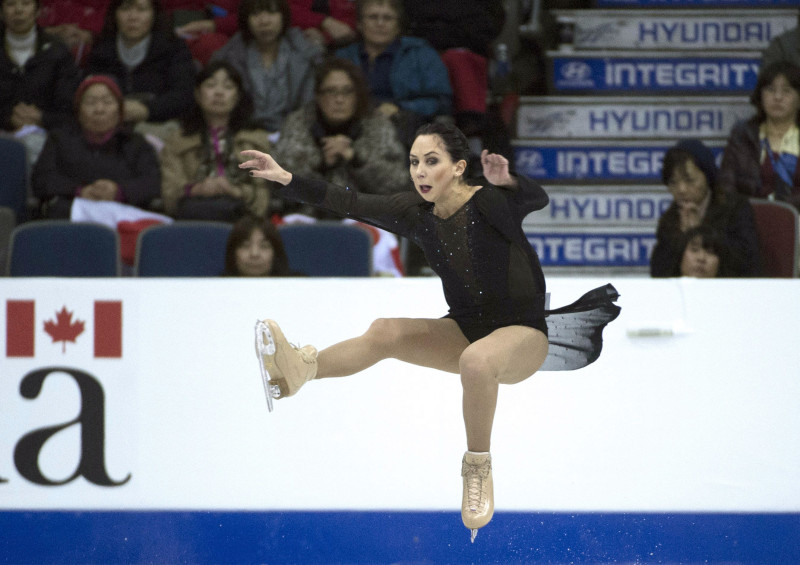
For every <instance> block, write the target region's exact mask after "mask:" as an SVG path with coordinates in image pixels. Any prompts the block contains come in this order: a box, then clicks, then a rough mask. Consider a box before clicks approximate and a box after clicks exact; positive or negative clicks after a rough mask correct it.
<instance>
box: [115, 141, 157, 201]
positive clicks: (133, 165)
mask: <svg viewBox="0 0 800 565" xmlns="http://www.w3.org/2000/svg"><path fill="white" fill-rule="evenodd" d="M123 151H124V152H125V153H126V160H127V162H128V166H129V172H128V173H127V174H123V175H121V176H120V177H119V179H118V180H117V184H119V186H120V188H121V189H122V194H123V195H124V198H125V202H127V203H128V204H132V205H133V206H138V207H139V208H147V207H148V206H149V205H150V202H152V201H153V200H154V199H155V198H158V195H159V194H160V193H161V171H160V169H159V163H158V156H157V155H156V152H155V150H154V149H153V146H152V145H150V144H149V143H148V142H147V141H146V140H145V139H144V138H143V137H141V136H140V135H138V134H133V136H132V137H131V138H129V139H128V140H127V143H126V145H125V146H124V149H123Z"/></svg>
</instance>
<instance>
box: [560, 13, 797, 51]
mask: <svg viewBox="0 0 800 565" xmlns="http://www.w3.org/2000/svg"><path fill="white" fill-rule="evenodd" d="M797 13H798V10H796V9H772V10H752V9H731V10H725V11H720V10H671V11H664V10H635V11H628V12H620V11H619V10H554V11H553V14H554V16H555V18H556V22H557V23H558V25H559V29H560V31H559V37H560V38H561V41H562V43H561V47H562V48H563V47H565V46H571V47H573V48H575V49H619V50H630V49H635V50H639V49H658V50H688V51H691V50H708V49H713V50H726V49H727V50H734V49H735V50H763V49H765V48H766V47H767V45H769V42H770V41H771V40H772V39H774V38H775V37H777V36H778V35H780V34H781V33H783V32H785V31H788V30H789V29H791V28H793V27H794V26H795V25H797Z"/></svg>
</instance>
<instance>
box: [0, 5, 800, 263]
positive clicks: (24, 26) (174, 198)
mask: <svg viewBox="0 0 800 565" xmlns="http://www.w3.org/2000/svg"><path fill="white" fill-rule="evenodd" d="M1 3H2V22H1V23H0V26H1V27H0V36H1V37H2V41H3V46H4V49H3V51H2V53H0V130H1V131H0V135H3V136H5V137H13V138H15V139H17V140H18V141H20V142H21V143H23V144H24V145H25V147H26V151H27V159H28V166H29V168H30V191H31V194H30V196H31V198H30V203H31V204H30V214H29V215H30V219H31V220H36V219H40V218H70V213H71V205H72V202H73V200H74V199H76V198H82V199H86V200H91V201H113V202H117V203H120V204H124V205H127V206H132V207H135V208H138V209H141V210H143V211H148V212H157V213H160V214H164V215H166V216H168V217H170V218H172V219H176V220H190V219H202V220H218V221H225V222H230V223H235V222H237V221H239V220H241V219H245V220H246V221H247V222H250V223H247V224H246V225H245V227H242V228H241V230H234V235H235V238H236V242H235V243H232V244H231V245H232V246H233V247H232V248H231V249H229V257H228V259H227V261H226V266H225V272H226V274H228V275H236V274H252V269H251V270H249V271H248V270H247V269H246V268H245V267H243V266H241V265H239V263H240V262H241V264H242V265H244V264H245V263H246V261H245V260H244V259H241V261H240V257H239V256H240V255H241V256H242V257H243V256H244V255H245V250H247V249H249V250H250V251H249V252H250V253H251V254H252V256H254V257H255V256H256V255H258V250H259V249H261V250H262V251H263V249H264V248H267V247H268V248H269V250H270V254H271V255H270V257H271V259H270V261H271V262H272V263H273V268H271V269H265V270H264V271H263V272H264V273H266V274H279V275H285V274H287V273H290V271H288V265H284V259H285V253H283V251H282V248H281V245H280V242H279V236H278V235H277V231H272V230H271V228H270V227H269V225H273V224H276V223H281V222H285V221H292V219H293V218H298V217H302V218H304V220H303V221H306V220H308V219H330V218H328V217H325V216H321V215H320V214H321V212H320V211H319V210H313V211H312V210H310V209H307V208H306V207H304V206H302V205H298V204H296V203H292V202H283V201H282V200H281V199H280V198H279V196H278V191H277V190H276V188H275V187H273V186H270V185H269V184H268V183H266V182H265V181H261V180H259V179H254V178H252V177H250V176H249V175H247V173H246V172H244V171H242V170H241V169H239V168H238V163H239V161H240V157H239V152H240V151H241V150H242V149H245V148H248V149H256V150H259V151H264V152H271V153H274V155H275V156H276V159H278V160H279V161H280V162H281V163H282V164H283V166H285V167H286V168H287V169H289V170H292V171H294V172H296V173H298V174H300V175H305V176H309V177H315V178H320V179H325V180H327V181H330V182H334V183H337V184H343V185H347V186H350V187H351V188H352V189H354V190H359V191H363V192H371V193H378V194H390V193H394V192H401V191H407V190H413V187H412V184H411V182H410V179H409V176H408V148H409V144H410V141H411V140H412V139H413V136H414V132H415V131H416V129H417V128H418V127H419V126H420V125H422V124H425V123H428V122H431V121H436V120H444V121H450V122H454V123H455V124H456V125H458V126H459V127H460V128H461V129H462V131H464V132H465V134H466V135H467V136H468V138H469V139H470V143H471V149H472V151H473V154H474V155H475V156H477V155H478V154H479V153H480V151H481V150H482V149H483V148H484V147H485V146H486V145H487V144H490V145H491V144H495V145H494V146H492V147H490V149H492V150H493V151H497V152H501V153H503V152H507V151H508V150H509V149H510V143H508V142H509V140H508V139H507V138H506V139H504V140H501V142H500V145H499V146H497V145H496V143H497V141H496V139H495V138H494V137H493V133H491V132H490V131H489V130H491V129H492V128H493V127H494V122H495V121H496V120H492V119H489V117H488V110H487V100H491V89H490V85H491V81H490V78H489V74H488V73H489V62H490V60H491V57H492V55H491V53H492V45H493V42H494V41H495V40H496V39H497V37H498V35H499V34H500V32H501V29H502V28H503V24H504V20H505V13H504V9H503V7H502V2H497V1H495V0H480V1H477V0H476V1H472V2H455V1H451V0H437V1H436V2H430V1H429V0H328V1H326V2H319V1H316V0H315V1H312V0H241V1H238V0H216V1H215V2H214V3H213V4H209V3H207V2H201V1H193V0H2V2H1ZM751 102H752V104H753V106H754V108H755V115H754V116H753V117H752V118H751V119H749V120H746V121H743V122H742V123H740V124H737V125H736V126H735V127H734V128H733V129H732V131H731V132H730V138H729V140H728V143H727V145H726V147H725V150H724V156H723V159H722V164H721V167H720V168H719V169H718V168H717V166H716V164H715V162H714V158H713V156H712V155H711V151H710V150H709V149H708V148H707V147H706V146H705V145H704V144H703V143H702V142H700V141H699V140H685V141H681V142H679V143H677V144H676V145H675V147H673V148H672V149H671V150H670V151H669V152H668V153H667V155H666V156H665V159H664V166H663V170H662V178H663V181H664V184H665V185H666V187H667V189H668V190H669V192H670V193H671V194H672V196H673V199H674V201H673V204H672V206H671V207H670V208H669V209H668V210H667V211H666V212H665V214H664V215H663V216H662V218H661V220H660V221H659V225H658V230H657V244H656V247H655V249H654V252H653V256H652V262H651V274H652V275H653V276H660V277H663V276H681V275H683V274H684V272H687V273H688V272H694V273H699V272H701V271H702V269H699V268H697V267H696V265H695V267H693V268H689V267H688V266H687V267H686V268H685V269H684V263H687V265H688V264H690V263H692V264H696V263H697V262H698V261H694V263H693V262H692V261H690V260H689V259H687V256H689V255H692V256H693V257H695V258H696V257H697V256H700V255H702V254H703V253H707V254H709V255H714V256H715V257H716V267H715V268H713V269H707V270H706V271H702V272H708V273H712V272H713V276H758V275H760V274H761V270H760V269H761V265H760V258H759V256H758V245H757V236H756V233H755V228H754V220H753V213H752V210H751V209H750V206H749V204H748V198H750V197H757V198H769V199H777V200H782V201H786V202H789V203H791V204H793V205H794V206H796V207H798V206H800V167H799V166H798V164H797V159H798V155H800V139H798V125H799V124H800V42H798V28H794V29H793V30H791V31H789V32H787V33H785V34H783V35H782V36H780V37H778V38H776V39H775V40H774V41H773V42H772V43H771V44H770V46H769V48H768V49H767V50H766V51H765V52H764V59H763V62H762V70H761V73H760V76H759V79H758V84H757V86H756V87H755V89H754V91H753V93H752V96H751ZM503 143H505V144H506V145H503ZM509 156H510V155H509ZM245 220H243V221H245ZM273 227H274V226H273ZM256 239H257V240H258V241H255V240H256ZM240 252H241V253H240ZM237 265H238V266H237ZM690 276H701V275H699V274H695V275H690Z"/></svg>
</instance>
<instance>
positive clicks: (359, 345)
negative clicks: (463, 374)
mask: <svg viewBox="0 0 800 565" xmlns="http://www.w3.org/2000/svg"><path fill="white" fill-rule="evenodd" d="M468 345H469V342H468V341H467V338H465V337H464V334H463V333H461V330H460V329H459V328H458V325H457V324H456V323H455V322H454V321H453V320H451V319H449V318H437V319H427V318H380V319H378V320H375V321H374V322H372V324H371V325H370V327H369V329H368V330H367V331H366V332H365V333H364V334H363V335H361V336H359V337H355V338H352V339H348V340H345V341H342V342H340V343H337V344H335V345H332V346H331V347H328V348H326V349H323V350H322V351H320V352H319V355H318V357H317V360H318V370H317V377H316V378H318V379H321V378H325V377H344V376H347V375H353V374H355V373H358V372H359V371H363V370H364V369H366V368H368V367H371V366H372V365H374V364H375V363H377V362H378V361H381V360H383V359H399V360H400V361H405V362H407V363H413V364H415V365H421V366H423V367H431V368H434V369H439V370H441V371H447V372H450V373H457V372H458V371H459V367H458V360H459V357H460V356H461V354H462V353H463V351H464V349H466V347H467V346H468Z"/></svg>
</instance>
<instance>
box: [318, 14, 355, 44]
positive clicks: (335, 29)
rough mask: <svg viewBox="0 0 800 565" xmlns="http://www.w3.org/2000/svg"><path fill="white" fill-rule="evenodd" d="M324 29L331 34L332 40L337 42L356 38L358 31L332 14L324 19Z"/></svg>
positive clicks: (345, 41) (346, 41)
mask: <svg viewBox="0 0 800 565" xmlns="http://www.w3.org/2000/svg"><path fill="white" fill-rule="evenodd" d="M322 29H323V31H325V33H327V34H328V35H329V36H330V38H331V41H332V42H333V43H336V44H340V43H348V42H350V41H355V40H356V32H355V30H354V29H353V28H351V27H350V26H349V25H347V24H346V23H344V22H340V21H339V20H336V19H334V18H332V17H330V16H328V17H327V18H325V19H324V20H322Z"/></svg>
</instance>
